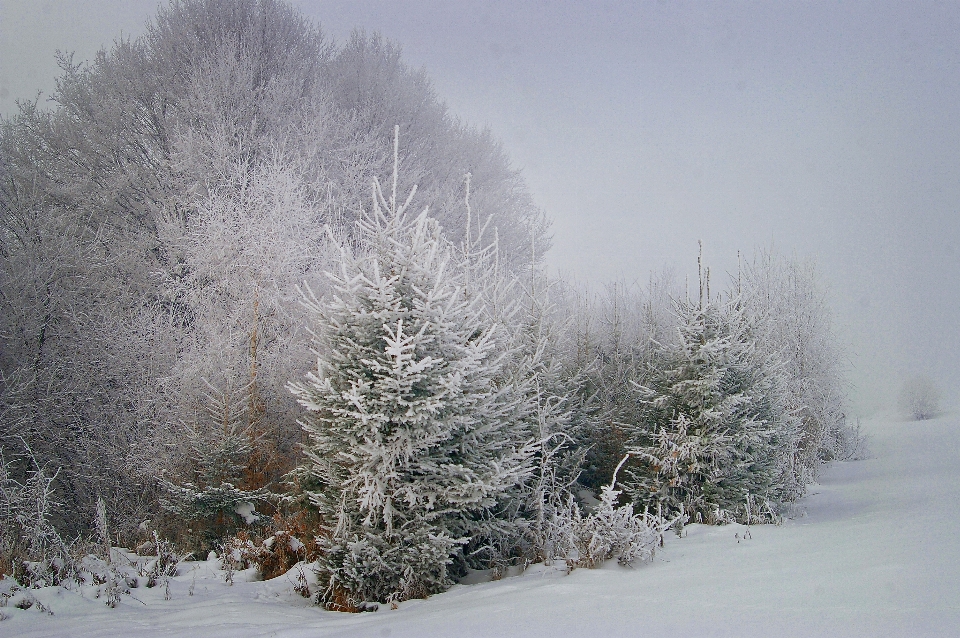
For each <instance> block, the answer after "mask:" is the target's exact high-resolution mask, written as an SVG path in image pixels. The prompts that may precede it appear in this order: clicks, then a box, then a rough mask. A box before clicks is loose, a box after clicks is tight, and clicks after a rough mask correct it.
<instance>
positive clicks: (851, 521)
mask: <svg viewBox="0 0 960 638" xmlns="http://www.w3.org/2000/svg"><path fill="white" fill-rule="evenodd" d="M864 429H865V432H866V433H867V434H868V436H869V448H870V454H869V456H870V457H871V458H869V460H864V461H852V462H846V463H838V464H835V465H834V466H833V467H830V468H829V469H827V470H826V471H825V472H824V474H823V476H822V480H821V484H819V485H814V486H813V489H811V493H810V495H809V496H808V497H807V498H806V499H804V501H803V502H802V503H801V504H800V506H801V509H802V510H805V514H804V515H802V516H799V517H798V518H795V519H793V520H788V521H786V522H785V523H784V525H783V526H780V527H774V526H759V527H753V528H752V529H751V530H750V536H752V538H747V539H744V538H742V537H743V535H744V532H745V528H744V527H742V526H739V525H731V526H727V527H705V526H699V525H692V526H689V527H688V528H687V534H685V536H684V538H677V537H676V536H674V535H673V534H670V535H668V538H667V540H666V547H665V548H664V550H663V551H662V552H660V553H659V554H658V555H657V557H656V559H655V560H654V561H653V562H652V563H649V564H645V565H641V566H638V567H635V568H632V569H631V568H623V567H619V566H617V565H616V564H611V565H608V566H606V567H604V568H602V569H597V570H588V569H578V570H576V571H574V572H573V573H571V574H569V575H566V573H565V572H563V571H561V570H558V569H555V568H545V567H543V566H542V565H538V566H534V567H532V568H530V569H529V570H527V571H526V572H525V573H524V574H523V575H521V576H516V577H509V578H504V579H502V580H499V581H495V582H488V583H482V584H476V585H458V586H456V587H454V588H453V589H451V590H450V591H448V592H446V593H444V594H440V595H437V596H433V597H431V598H429V599H427V600H417V601H409V602H406V603H403V604H401V605H400V606H399V609H396V610H391V609H389V608H385V607H381V610H380V611H378V612H376V613H365V614H342V613H335V612H327V611H324V610H322V609H320V608H318V607H315V606H312V605H311V604H310V603H309V601H307V600H305V599H304V598H301V597H300V596H298V595H297V594H296V593H295V592H294V591H293V587H294V584H295V583H294V580H293V579H292V577H290V578H288V577H280V578H278V579H274V580H272V581H267V582H239V581H240V580H242V578H243V577H244V576H245V574H244V573H240V574H238V575H237V580H238V582H236V583H235V584H234V585H233V586H232V587H230V586H227V585H226V584H225V583H224V582H223V580H222V572H218V571H216V570H215V563H213V562H209V563H208V562H197V563H184V567H183V568H182V570H181V571H182V575H181V576H179V577H178V578H177V579H175V580H174V581H173V582H172V583H171V588H170V594H171V600H169V601H165V600H163V591H162V588H160V587H155V588H152V589H146V588H144V587H142V586H141V587H138V588H136V589H133V590H132V596H124V597H123V599H122V601H121V603H120V604H119V605H118V606H117V607H116V608H115V609H110V608H108V607H106V606H105V605H104V604H103V602H102V601H101V600H97V599H92V598H90V597H87V598H81V597H80V596H79V595H78V594H77V593H74V592H67V591H64V590H62V589H59V588H46V589H42V590H38V591H35V592H33V593H34V595H35V596H36V598H37V599H38V600H39V601H40V602H41V603H43V604H44V606H45V607H47V608H49V609H50V610H52V611H53V612H54V615H48V614H45V613H43V612H40V611H38V610H37V605H34V606H33V607H32V608H30V609H27V610H21V609H17V608H14V607H11V606H9V605H8V606H7V607H4V608H3V609H0V612H2V613H3V614H4V615H6V616H8V618H7V619H6V620H3V621H0V636H20V637H22V638H34V637H39V636H104V637H117V638H120V637H123V638H127V637H129V636H138V635H164V636H202V637H203V638H217V637H220V636H223V637H236V636H367V637H378V636H390V637H400V636H417V637H424V636H457V637H467V636H524V637H533V636H550V637H555V636H657V635H692V636H738V637H739V636H764V637H767V636H957V635H960V418H957V417H955V416H949V417H942V418H939V419H935V420H931V421H923V422H905V421H896V420H876V421H871V422H869V423H866V424H864ZM191 586H192V587H193V590H194V595H192V596H191V595H189V590H190V588H191ZM134 597H136V598H137V599H139V600H136V599H134Z"/></svg>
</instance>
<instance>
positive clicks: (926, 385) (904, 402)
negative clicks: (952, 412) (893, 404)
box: [900, 375, 942, 421]
mask: <svg viewBox="0 0 960 638" xmlns="http://www.w3.org/2000/svg"><path fill="white" fill-rule="evenodd" d="M941 395H942V393H941V392H940V388H939V387H938V386H937V384H936V383H935V382H934V381H933V380H932V379H931V378H930V377H928V376H925V375H917V376H914V377H911V378H909V379H907V380H906V381H905V382H904V383H903V389H902V390H901V391H900V409H901V410H903V411H904V412H905V413H907V414H908V415H909V416H910V417H912V418H913V419H916V420H917V421H923V420H925V419H930V418H933V417H935V416H937V414H939V413H940V399H941Z"/></svg>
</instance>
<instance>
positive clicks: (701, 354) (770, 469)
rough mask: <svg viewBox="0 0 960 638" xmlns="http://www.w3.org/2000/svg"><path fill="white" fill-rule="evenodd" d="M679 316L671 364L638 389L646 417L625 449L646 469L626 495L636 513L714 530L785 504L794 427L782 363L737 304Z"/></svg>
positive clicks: (709, 305)
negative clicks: (660, 512) (644, 510)
mask: <svg viewBox="0 0 960 638" xmlns="http://www.w3.org/2000/svg"><path fill="white" fill-rule="evenodd" d="M677 310H678V319H679V327H678V331H679V340H678V341H677V343H676V344H675V345H671V346H666V347H665V349H666V350H667V352H666V353H665V357H664V359H665V361H666V362H667V364H666V365H665V366H664V369H663V370H660V371H659V372H657V373H655V374H654V375H652V378H651V379H650V380H649V381H648V385H647V386H639V385H638V386H637V387H638V390H639V392H640V395H641V401H642V402H643V405H644V411H645V416H644V422H643V423H642V424H641V426H640V427H639V428H637V430H636V431H635V432H634V433H633V434H632V437H631V441H630V442H631V443H632V449H633V450H634V452H635V453H636V455H637V456H638V457H639V458H640V459H642V460H641V462H640V463H639V466H638V467H634V468H633V469H632V470H631V471H630V472H629V474H630V475H631V479H630V480H629V481H627V482H626V483H627V485H628V488H629V491H630V492H631V494H632V495H633V497H634V499H635V501H636V502H638V503H639V504H641V505H645V506H648V507H652V508H654V509H655V508H657V507H662V508H664V509H665V510H666V512H668V513H671V514H672V513H682V514H686V515H687V516H688V517H689V520H692V521H706V522H712V523H722V522H726V521H730V520H733V519H734V518H738V517H739V515H745V516H749V515H750V514H748V512H751V509H752V510H753V512H752V513H756V511H755V509H756V508H755V507H754V506H753V504H754V503H756V502H758V501H759V502H760V503H763V504H771V503H777V502H780V501H782V500H788V499H790V498H791V497H792V496H793V495H795V494H796V491H797V490H796V488H795V486H794V485H793V481H794V476H795V473H794V472H793V471H792V470H791V467H790V464H791V462H792V459H793V452H794V448H795V446H796V441H797V427H798V425H797V420H796V417H795V416H794V415H793V413H792V412H791V411H790V409H789V406H788V401H787V395H786V389H785V381H784V378H783V372H782V365H781V363H780V362H779V360H778V359H776V358H775V357H773V356H771V355H768V354H764V353H763V352H762V351H761V350H759V349H758V348H757V347H756V343H755V341H754V340H755V335H754V334H753V333H752V331H751V325H750V323H749V322H748V321H747V320H746V317H745V315H744V313H743V309H742V306H741V304H740V302H739V299H738V298H737V297H736V296H735V295H734V296H733V297H732V299H731V300H729V301H727V302H720V301H711V300H709V299H707V300H703V299H702V297H701V301H699V302H691V301H689V300H687V301H681V302H678V303H677ZM748 501H749V503H750V505H748V504H747V503H748ZM768 509H769V508H768Z"/></svg>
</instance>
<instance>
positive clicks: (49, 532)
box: [0, 448, 78, 587]
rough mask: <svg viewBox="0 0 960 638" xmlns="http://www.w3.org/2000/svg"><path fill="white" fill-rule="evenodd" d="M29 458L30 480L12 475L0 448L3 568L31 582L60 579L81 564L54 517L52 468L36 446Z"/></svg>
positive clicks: (54, 582) (73, 573) (0, 558)
mask: <svg viewBox="0 0 960 638" xmlns="http://www.w3.org/2000/svg"><path fill="white" fill-rule="evenodd" d="M25 460H26V461H27V462H28V463H29V464H30V466H31V468H32V469H31V470H30V472H29V474H28V477H27V479H26V480H25V481H23V482H21V481H18V480H16V479H14V478H13V477H12V476H11V473H10V469H11V462H10V461H9V460H8V459H7V458H5V457H4V455H3V453H2V451H0V574H9V575H10V576H12V577H13V578H15V579H16V580H18V581H19V582H20V583H21V584H24V585H27V586H31V587H33V586H38V587H39V586H44V585H57V584H59V583H61V582H64V581H66V580H67V579H70V578H76V576H77V573H78V565H77V562H76V560H75V559H74V556H73V552H72V551H71V547H70V545H69V544H68V543H66V542H64V540H63V539H62V538H61V537H60V534H59V533H58V532H57V530H56V528H54V526H53V524H52V523H51V520H50V519H51V515H52V513H53V511H54V510H55V509H56V508H57V507H58V506H59V503H57V502H56V501H55V500H54V488H53V483H54V480H55V479H56V476H57V473H56V472H53V473H50V472H49V471H48V470H47V468H46V467H44V466H41V465H39V464H38V463H37V459H36V458H34V456H33V454H32V452H31V450H30V449H29V448H27V449H26V453H25Z"/></svg>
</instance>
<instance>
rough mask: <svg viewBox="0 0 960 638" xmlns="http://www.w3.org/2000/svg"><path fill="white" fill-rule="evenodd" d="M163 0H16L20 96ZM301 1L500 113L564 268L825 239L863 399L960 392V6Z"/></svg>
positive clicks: (1, 6) (14, 58) (804, 251)
mask: <svg viewBox="0 0 960 638" xmlns="http://www.w3.org/2000/svg"><path fill="white" fill-rule="evenodd" d="M159 4H160V3H159V2H155V1H144V2H122V1H120V0H96V1H89V2H88V1H83V2H81V1H74V0H61V1H52V0H37V1H34V0H0V113H2V114H3V115H4V116H10V115H12V114H13V113H14V112H15V111H16V104H15V101H16V100H23V99H33V98H35V97H36V96H37V94H38V91H42V95H41V97H40V99H41V101H43V99H44V97H43V96H47V95H49V94H50V93H51V92H52V91H53V90H54V88H55V82H54V78H55V77H56V75H57V67H56V62H55V58H54V53H55V51H56V50H57V49H60V50H66V51H75V53H76V59H77V60H83V59H90V58H91V57H92V56H93V55H94V54H95V52H96V50H97V49H98V48H100V47H102V46H108V45H109V44H110V42H112V41H113V40H114V39H116V38H118V37H136V36H137V35H138V34H139V33H141V32H142V30H143V22H144V21H145V20H147V19H148V18H149V17H150V16H152V15H153V13H154V12H155V10H156V7H157V6H159ZM293 4H295V5H296V6H297V7H299V8H300V9H301V10H302V11H303V12H304V13H305V14H307V15H309V16H311V17H313V18H315V19H317V20H318V21H319V22H320V23H321V25H322V26H323V28H324V30H325V31H326V32H327V34H328V35H330V36H331V37H333V38H335V39H337V40H342V39H344V38H345V37H347V36H348V35H349V33H350V31H351V29H353V28H354V27H362V28H364V29H366V30H367V31H380V32H382V33H383V34H384V35H386V36H387V37H388V38H390V39H392V40H394V41H396V42H398V43H399V44H401V45H402V47H403V50H404V57H405V59H406V61H407V62H408V63H409V64H411V65H413V66H415V67H420V66H422V67H423V68H425V70H426V72H427V73H428V75H429V76H430V77H431V78H432V80H433V82H434V84H435V86H436V89H437V92H438V93H439V95H440V96H442V97H443V98H444V99H445V100H446V101H447V102H448V104H449V105H450V108H451V110H452V111H453V112H454V113H456V114H457V115H459V116H460V117H461V118H463V119H464V120H465V121H467V122H470V123H473V124H476V125H479V126H488V127H490V128H491V130H492V131H493V132H494V133H495V135H496V136H497V137H499V138H500V139H502V140H503V143H504V147H505V149H506V151H507V152H508V154H509V155H510V156H511V157H512V158H513V160H514V162H515V164H516V166H518V167H519V168H521V169H522V170H523V172H524V174H525V176H526V178H527V181H528V183H529V186H530V189H531V191H532V192H533V194H534V197H535V199H536V201H537V202H538V203H539V205H540V206H541V207H542V208H543V209H544V210H545V211H546V213H547V214H548V215H549V217H551V218H552V220H553V235H554V242H553V243H554V246H553V249H552V250H551V251H550V253H549V254H548V263H549V264H550V266H551V267H552V268H554V269H556V270H557V271H559V272H561V273H563V274H564V275H565V276H567V277H571V278H576V279H579V280H583V281H586V282H592V283H596V284H602V283H604V282H607V281H611V280H613V279H624V280H627V281H634V280H637V281H640V282H641V283H642V282H644V281H646V279H647V277H648V275H649V273H650V271H651V270H659V269H661V268H663V267H664V266H668V267H672V268H674V269H675V270H676V272H677V273H678V276H679V277H681V278H682V277H683V276H685V275H687V274H693V276H695V273H696V256H697V241H698V240H702V241H703V244H704V258H705V260H706V261H707V263H708V264H709V265H711V267H712V269H713V272H715V273H723V272H733V271H735V270H736V268H737V258H738V257H737V252H738V251H741V252H742V253H743V255H744V256H745V257H747V258H748V257H749V255H750V254H752V252H753V251H754V250H755V249H756V248H758V247H767V248H769V247H774V248H776V249H777V250H778V251H780V252H783V253H787V254H796V255H798V256H800V257H810V258H813V259H815V260H816V261H817V262H818V263H819V265H820V267H821V271H822V274H823V277H824V280H825V281H826V282H827V283H828V285H829V286H830V290H831V297H832V303H833V307H834V308H835V310H836V318H837V323H838V325H839V327H840V333H841V335H842V337H843V339H844V340H845V342H846V343H847V347H848V352H849V355H850V362H851V374H850V378H851V380H852V382H853V383H854V384H855V389H854V393H853V397H854V405H855V409H856V410H857V412H859V413H871V412H874V411H876V410H879V409H885V408H888V407H891V406H892V402H891V401H890V399H891V397H893V396H894V395H895V393H896V390H897V388H898V387H899V384H900V382H901V380H902V379H903V378H904V377H905V376H907V375H911V374H915V373H927V374H929V375H931V376H932V377H934V378H936V379H939V380H940V383H941V385H942V386H943V387H944V389H946V390H948V396H949V395H954V396H955V395H957V394H958V393H957V392H956V389H957V388H958V386H960V363H958V362H960V336H958V332H960V325H958V321H957V316H958V315H960V247H958V240H960V205H958V202H960V130H958V128H957V126H958V124H957V123H958V122H960V42H958V41H957V38H956V34H957V33H960V4H951V3H939V4H933V3H929V4H927V3H921V2H913V3H902V2H889V3H886V4H884V3H877V2H863V3H859V2H844V3H839V4H838V3H829V4H828V3H796V4H792V5H790V6H783V5H781V4H780V3H770V2H757V3H747V2H742V3H731V4H724V5H723V6H719V5H717V4H716V3H707V2H700V3H695V2H656V3H655V2H643V3H619V2H616V3H615V2H596V1H590V2H562V3H560V2H558V3H539V2H524V3H517V2H508V1H496V2H484V3H467V2H440V1H436V2H409V1H390V2H387V1H384V2H369V1H362V2H352V1H347V0H344V1H336V2H335V1H330V2H327V1H322V2H318V1H315V0H313V1H311V0H303V1H300V2H294V3H293ZM715 277H716V276H715ZM720 278H721V279H723V277H720ZM721 283H723V282H718V283H717V284H716V287H717V288H719V287H720V285H721Z"/></svg>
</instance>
